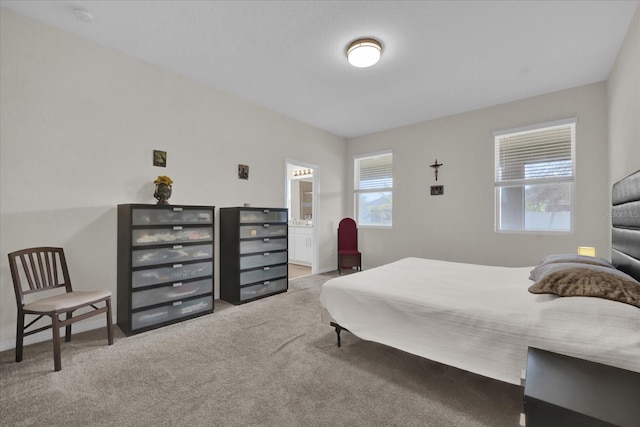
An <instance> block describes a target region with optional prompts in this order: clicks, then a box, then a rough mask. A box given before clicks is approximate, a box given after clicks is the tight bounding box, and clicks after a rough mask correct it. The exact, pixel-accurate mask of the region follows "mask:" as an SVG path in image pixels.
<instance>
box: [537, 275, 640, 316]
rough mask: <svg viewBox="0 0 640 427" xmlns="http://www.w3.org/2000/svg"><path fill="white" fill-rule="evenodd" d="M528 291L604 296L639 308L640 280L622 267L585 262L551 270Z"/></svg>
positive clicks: (565, 295) (564, 295)
mask: <svg viewBox="0 0 640 427" xmlns="http://www.w3.org/2000/svg"><path fill="white" fill-rule="evenodd" d="M529 292H531V293H533V294H554V295H558V296H561V297H570V296H583V297H597V298H604V299H609V300H612V301H618V302H622V303H625V304H631V305H633V306H636V307H638V308H640V282H638V281H637V280H635V279H634V278H632V277H631V276H629V275H627V274H625V273H623V272H621V271H619V270H613V269H608V268H598V267H595V266H587V265H585V266H581V267H570V268H566V269H562V270H558V271H554V272H549V274H547V275H545V276H544V277H542V278H541V279H540V280H539V281H538V282H536V283H535V284H533V285H532V286H530V287H529Z"/></svg>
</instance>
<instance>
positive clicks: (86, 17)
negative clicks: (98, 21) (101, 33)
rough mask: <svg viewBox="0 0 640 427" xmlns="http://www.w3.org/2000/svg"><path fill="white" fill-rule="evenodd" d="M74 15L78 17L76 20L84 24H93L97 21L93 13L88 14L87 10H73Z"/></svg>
mask: <svg viewBox="0 0 640 427" xmlns="http://www.w3.org/2000/svg"><path fill="white" fill-rule="evenodd" d="M73 14H74V15H75V16H76V18H78V19H79V20H81V21H82V22H88V23H91V22H93V20H94V19H95V17H94V16H93V14H92V13H90V12H87V11H86V10H84V9H80V8H75V9H73Z"/></svg>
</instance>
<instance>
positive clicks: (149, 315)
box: [131, 296, 213, 329]
mask: <svg viewBox="0 0 640 427" xmlns="http://www.w3.org/2000/svg"><path fill="white" fill-rule="evenodd" d="M211 309H213V297H212V296H206V297H203V298H197V299H194V300H191V301H185V302H181V301H176V302H174V303H173V304H170V305H166V306H164V307H158V308H153V309H151V310H144V311H139V312H137V313H133V315H132V316H131V328H132V329H140V328H146V327H148V326H152V325H156V324H158V323H162V322H167V321H170V320H175V319H179V318H181V317H186V316H189V315H191V314H195V313H200V312H204V311H211Z"/></svg>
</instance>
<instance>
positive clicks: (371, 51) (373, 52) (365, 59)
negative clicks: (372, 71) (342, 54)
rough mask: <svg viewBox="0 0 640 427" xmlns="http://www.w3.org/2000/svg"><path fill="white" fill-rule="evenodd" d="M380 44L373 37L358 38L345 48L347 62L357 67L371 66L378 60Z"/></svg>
mask: <svg viewBox="0 0 640 427" xmlns="http://www.w3.org/2000/svg"><path fill="white" fill-rule="evenodd" d="M380 55H382V45H381V44H380V42H379V41H378V40H375V39H358V40H356V41H354V42H352V43H351V44H350V45H349V47H348V48H347V60H348V61H349V64H351V65H353V66H354V67H358V68H365V67H371V66H372V65H374V64H375V63H376V62H378V61H379V60H380Z"/></svg>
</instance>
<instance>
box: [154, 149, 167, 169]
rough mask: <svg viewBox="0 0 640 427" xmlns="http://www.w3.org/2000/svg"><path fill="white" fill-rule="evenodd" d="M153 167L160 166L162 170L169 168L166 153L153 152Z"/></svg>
mask: <svg viewBox="0 0 640 427" xmlns="http://www.w3.org/2000/svg"><path fill="white" fill-rule="evenodd" d="M153 166H160V167H161V168H166V167H167V152H166V151H160V150H153Z"/></svg>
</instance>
